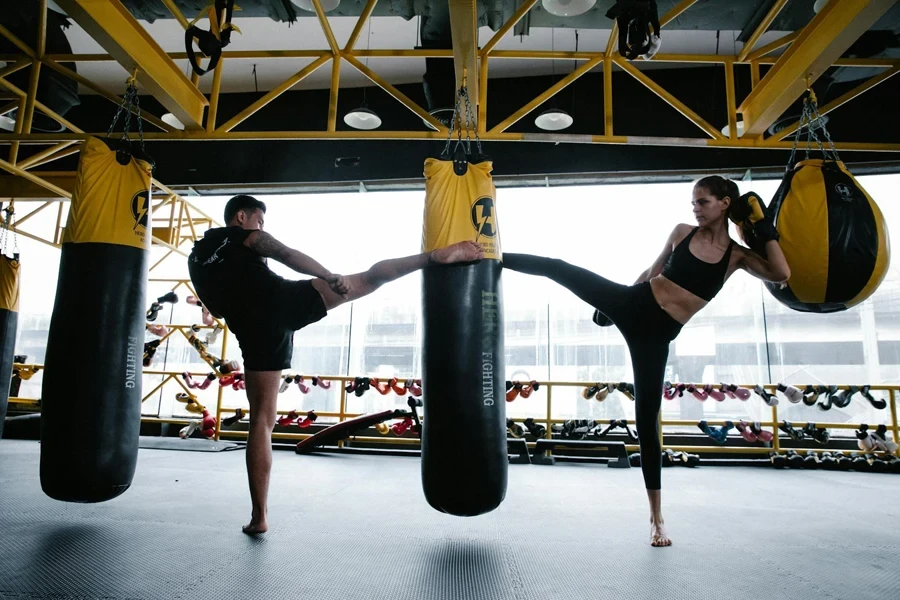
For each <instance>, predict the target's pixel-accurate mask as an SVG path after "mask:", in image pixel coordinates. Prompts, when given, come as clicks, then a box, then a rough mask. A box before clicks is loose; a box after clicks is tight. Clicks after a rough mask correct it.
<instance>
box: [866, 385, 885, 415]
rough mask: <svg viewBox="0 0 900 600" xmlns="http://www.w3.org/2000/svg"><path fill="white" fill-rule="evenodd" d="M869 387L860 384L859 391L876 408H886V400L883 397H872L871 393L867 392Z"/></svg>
mask: <svg viewBox="0 0 900 600" xmlns="http://www.w3.org/2000/svg"><path fill="white" fill-rule="evenodd" d="M869 388H870V386H868V385H864V386H862V388H860V390H859V393H860V394H862V395H863V397H864V398H865V399H866V400H868V401H869V403H870V404H871V405H872V406H874V407H875V408H877V409H878V410H884V409H885V408H887V400H885V399H884V398H879V399H878V400H876V399H875V398H873V397H872V394H871V393H869Z"/></svg>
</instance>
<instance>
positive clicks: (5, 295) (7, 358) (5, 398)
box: [0, 254, 19, 438]
mask: <svg viewBox="0 0 900 600" xmlns="http://www.w3.org/2000/svg"><path fill="white" fill-rule="evenodd" d="M18 327H19V256H18V254H16V255H15V256H13V257H9V256H6V254H3V255H0V438H2V437H3V421H4V419H6V408H7V406H8V404H9V384H10V382H11V381H12V366H13V355H14V353H15V344H16V331H17V330H18Z"/></svg>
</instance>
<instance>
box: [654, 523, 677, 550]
mask: <svg viewBox="0 0 900 600" xmlns="http://www.w3.org/2000/svg"><path fill="white" fill-rule="evenodd" d="M650 545H651V546H653V547H654V548H662V547H665V546H671V545H672V540H670V539H669V534H668V533H667V532H666V527H665V524H664V523H663V521H662V519H659V520H654V519H650Z"/></svg>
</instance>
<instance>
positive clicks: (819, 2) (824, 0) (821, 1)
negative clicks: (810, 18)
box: [813, 0, 828, 14]
mask: <svg viewBox="0 0 900 600" xmlns="http://www.w3.org/2000/svg"><path fill="white" fill-rule="evenodd" d="M826 4H828V0H816V3H815V4H813V12H814V13H816V14H819V11H820V10H822V9H823V8H824V7H825V5H826Z"/></svg>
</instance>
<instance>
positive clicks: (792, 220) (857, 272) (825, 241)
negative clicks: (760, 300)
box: [766, 159, 890, 313]
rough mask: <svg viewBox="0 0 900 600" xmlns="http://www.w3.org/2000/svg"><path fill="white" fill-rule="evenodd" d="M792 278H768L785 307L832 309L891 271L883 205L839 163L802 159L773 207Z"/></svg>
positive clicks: (853, 300) (856, 298) (858, 297)
mask: <svg viewBox="0 0 900 600" xmlns="http://www.w3.org/2000/svg"><path fill="white" fill-rule="evenodd" d="M769 215H770V216H771V217H772V218H773V219H774V221H775V227H776V229H777V230H778V233H779V234H780V236H781V239H780V241H779V244H780V245H781V248H782V250H783V251H784V256H785V258H786V259H787V263H788V266H790V268H791V278H790V279H789V280H788V285H787V287H785V288H780V287H779V285H778V284H773V283H767V284H766V287H767V288H768V290H769V292H770V293H771V294H772V295H773V296H774V297H775V298H776V299H777V300H778V301H779V302H781V303H782V304H785V305H786V306H788V307H790V308H792V309H794V310H798V311H802V312H817V313H830V312H837V311H842V310H846V309H848V308H850V307H851V306H855V305H857V304H859V303H860V302H862V301H863V300H865V299H866V298H868V297H869V296H871V295H872V294H873V293H874V292H875V290H876V289H878V286H879V285H880V284H881V281H882V280H883V279H884V276H885V274H886V273H887V269H888V264H889V263H890V240H889V239H888V229H887V225H886V223H885V221H884V217H883V216H882V214H881V210H879V208H878V205H877V204H876V203H875V201H874V200H872V198H871V197H870V196H869V194H868V193H866V191H865V190H864V189H863V188H862V186H861V185H859V183H858V182H857V181H856V179H855V178H854V177H853V175H851V174H850V172H849V171H848V170H847V168H846V167H845V166H844V163H842V162H840V161H835V160H821V159H810V160H804V161H800V162H798V163H797V164H796V166H795V167H794V168H793V169H791V170H789V171H788V173H787V175H785V177H784V180H783V181H782V182H781V186H780V187H779V188H778V191H777V192H776V194H775V198H774V199H773V201H772V203H771V205H770V206H769Z"/></svg>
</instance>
